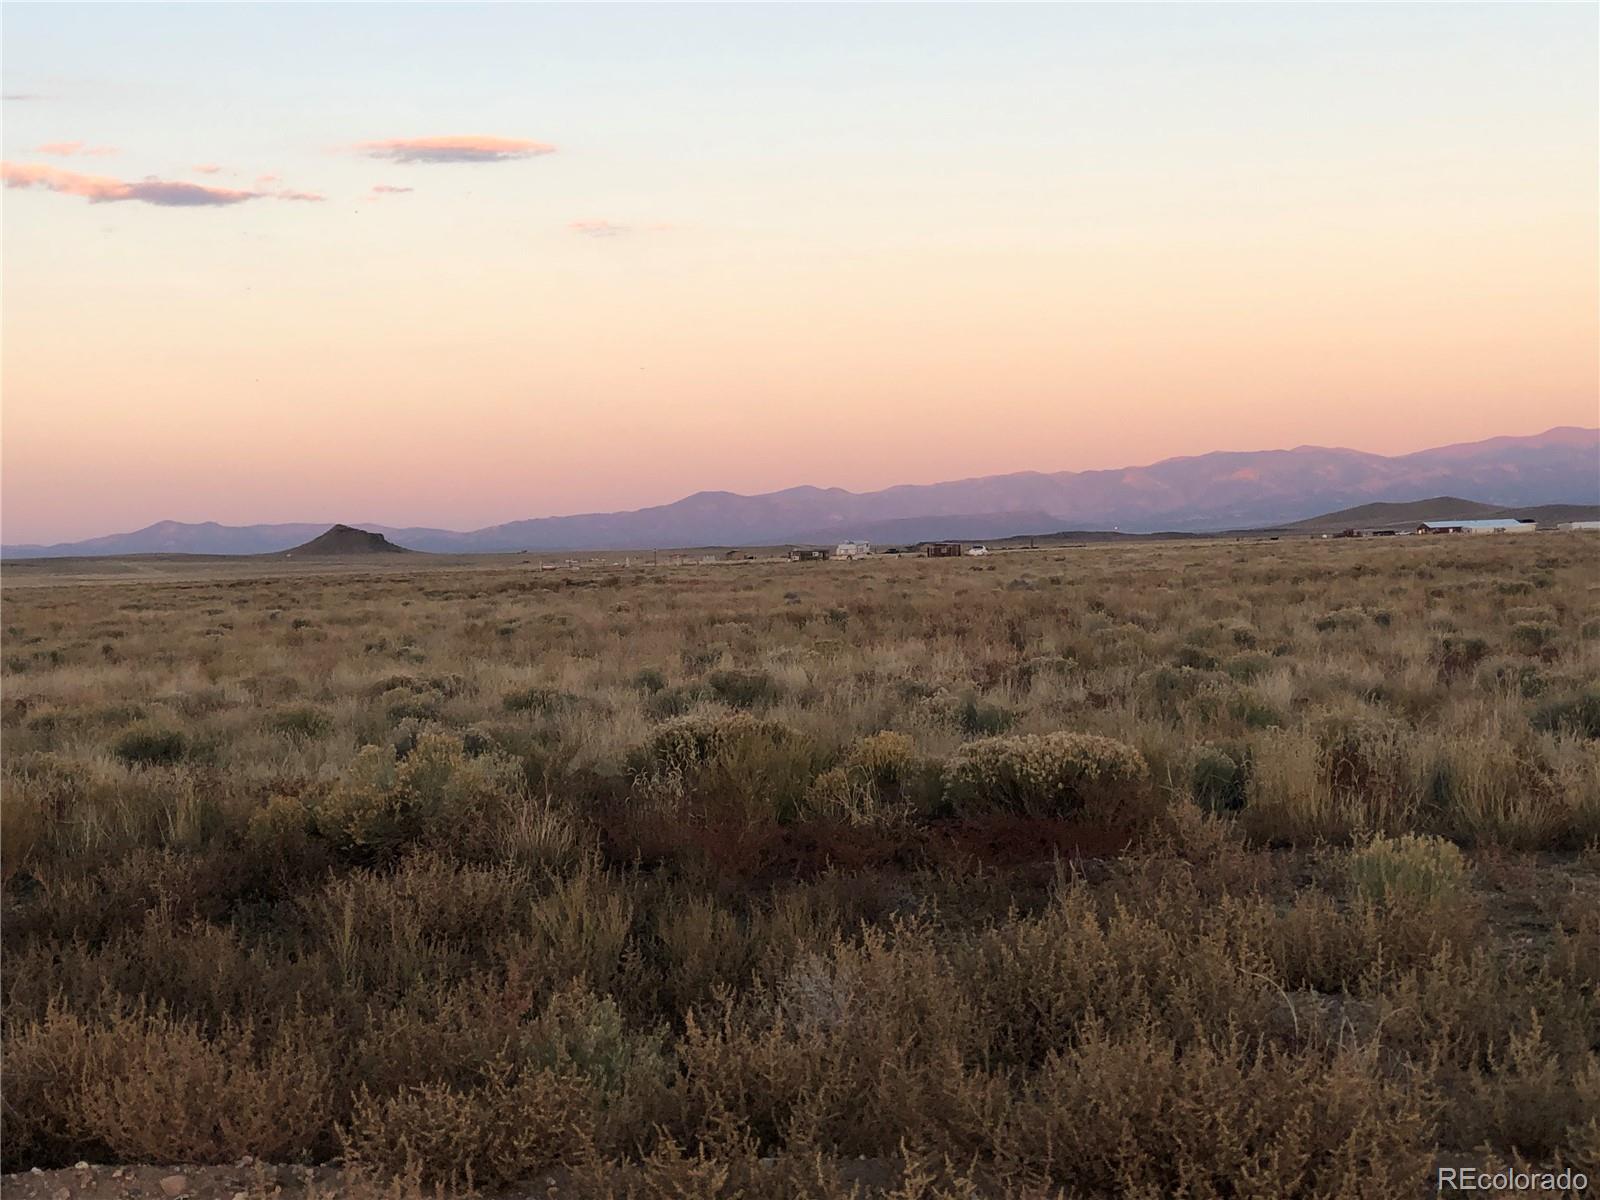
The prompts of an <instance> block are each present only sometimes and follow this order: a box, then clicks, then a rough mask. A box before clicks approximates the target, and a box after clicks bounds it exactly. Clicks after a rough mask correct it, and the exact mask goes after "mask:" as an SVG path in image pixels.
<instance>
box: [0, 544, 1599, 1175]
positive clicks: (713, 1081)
mask: <svg viewBox="0 0 1600 1200" xmlns="http://www.w3.org/2000/svg"><path fill="white" fill-rule="evenodd" d="M1597 550H1600V544H1597V542H1596V541H1594V540H1591V539H1588V538H1585V537H1583V536H1581V535H1535V536H1522V537H1517V538H1506V539H1498V538H1481V539H1480V538H1432V539H1420V538H1414V539H1407V540H1402V541H1397V542H1387V543H1378V544H1373V543H1366V544H1363V543H1326V542H1301V543H1291V542H1282V543H1273V544H1252V545H1243V544H1231V543H1215V544H1195V543H1189V544H1182V545H1174V546H1165V547H1163V546H1140V547H1096V548H1084V549H1073V550H1053V551H1040V552H1031V553H1030V552H1017V553H1010V554H999V555H995V556H992V557H991V558H989V559H987V560H985V561H983V562H976V561H973V560H923V559H902V560H894V559H887V558H884V559H877V560H873V561H870V562H866V563H820V564H788V563H744V564H729V565H726V566H716V567H701V568H674V569H662V570H659V571H652V570H626V571H619V572H618V573H616V574H610V575H608V574H606V572H605V570H604V569H594V568H593V567H591V568H590V569H588V570H585V571H582V572H556V573H551V572H540V571H537V570H534V569H530V568H529V567H527V566H520V565H506V566H504V567H489V566H485V565H483V564H481V563H480V564H469V565H456V564H451V563H449V562H447V561H446V562H429V561H427V560H419V561H418V562H416V563H414V564H413V563H408V564H407V565H406V568H405V569H403V570H400V569H395V570H382V571H379V570H371V569H365V570H364V569H361V568H357V567H352V568H350V569H348V570H344V571H338V570H333V571H329V572H327V573H324V574H315V573H305V574H300V575H296V576H289V575H279V576H272V575H264V576H261V577H251V578H239V577H236V576H235V575H229V574H224V573H221V572H220V571H218V572H213V573H210V574H208V573H206V571H205V569H201V568H197V569H196V571H195V573H194V574H193V575H190V576H184V577H173V578H165V579H146V580H138V579H132V580H117V581H70V580H61V581H59V582H55V581H49V580H36V581H33V582H30V583H29V584H28V585H27V586H20V585H17V586H11V587H9V588H8V589H7V592H6V596H5V601H6V602H5V613H4V622H5V638H4V684H5V689H4V704H3V722H4V724H3V735H4V751H5V752H4V764H3V770H4V779H3V788H4V790H3V817H4V824H3V830H0V836H3V858H4V953H5V962H4V985H3V986H4V1054H5V1081H4V1082H5V1088H4V1105H5V1109H4V1113H5V1137H4V1155H5V1167H6V1169H7V1170H19V1169H26V1168H29V1167H32V1166H35V1165H39V1166H57V1165H63V1164H70V1163H72V1162H74V1161H76V1160H80V1159H88V1160H93V1161H122V1162H141V1163H167V1162H173V1163H175V1162H188V1163H226V1162H231V1161H234V1160H237V1159H238V1158H240V1156H242V1155H247V1154H248V1155H253V1156H256V1157H257V1158H261V1159H267V1160H272V1161H280V1162H281V1161H306V1162H326V1161H330V1160H334V1159H339V1160H342V1161H344V1162H346V1163H350V1164H357V1165H359V1166H360V1167H362V1168H363V1169H365V1170H367V1171H369V1172H371V1173H373V1174H374V1175H376V1176H383V1175H387V1174H391V1173H392V1174H396V1175H399V1176H401V1177H403V1178H406V1179H409V1180H411V1181H412V1182H413V1183H420V1184H422V1185H424V1186H427V1185H433V1184H443V1185H445V1186H446V1187H452V1188H453V1187H459V1186H463V1185H466V1184H468V1183H471V1184H475V1185H477V1186H479V1187H484V1188H490V1189H493V1188H497V1187H502V1186H508V1185H512V1184H515V1183H517V1182H518V1181H521V1180H525V1179H528V1178H530V1177H537V1178H538V1180H539V1184H540V1189H541V1191H540V1194H542V1187H543V1179H544V1177H545V1175H546V1174H547V1173H550V1172H556V1173H559V1175H560V1179H561V1182H562V1186H563V1188H565V1189H570V1190H571V1192H572V1194H582V1193H588V1194H592V1195H595V1196H601V1195H611V1194H618V1195H623V1194H636V1195H652V1196H653V1195H660V1196H708V1197H709V1196H726V1197H731V1196H735V1195H745V1196H795V1197H800V1196H806V1197H831V1196H844V1195H848V1194H850V1191H851V1189H852V1188H853V1187H860V1188H863V1189H866V1190H870V1191H872V1192H874V1193H875V1192H877V1191H879V1190H890V1189H892V1190H893V1194H895V1195H898V1196H904V1197H913V1196H930V1197H931V1196H952V1197H953V1196H966V1195H970V1194H972V1191H973V1188H974V1187H976V1188H977V1189H978V1191H979V1192H980V1193H981V1194H990V1195H1039V1196H1045V1195H1057V1194H1066V1195H1083V1196H1097V1195H1109V1194H1118V1195H1130V1196H1139V1197H1152V1198H1153V1197H1167V1196H1186V1197H1220V1196H1253V1197H1263V1198H1265V1197H1288V1196H1329V1197H1333V1196H1340V1197H1361V1196H1402V1195H1416V1194H1424V1193H1429V1192H1431V1191H1432V1176H1431V1172H1432V1171H1433V1168H1434V1166H1435V1164H1436V1163H1437V1162H1439V1161H1441V1160H1443V1161H1452V1162H1454V1161H1470V1162H1474V1163H1480V1164H1486V1163H1489V1162H1494V1161H1498V1162H1508V1163H1512V1162H1526V1163H1531V1164H1534V1165H1536V1166H1541V1167H1543V1166H1556V1165H1559V1164H1566V1165H1570V1166H1576V1167H1581V1168H1583V1169H1586V1170H1587V1171H1588V1172H1589V1174H1590V1178H1591V1179H1593V1178H1595V1177H1596V1176H1597V1175H1600V997H1597V990H1596V989H1597V984H1600V685H1597V683H1596V680H1597V679H1600V572H1597V567H1600V555H1597V553H1596V551H1597ZM563 1194H568V1193H567V1192H566V1191H564V1192H563Z"/></svg>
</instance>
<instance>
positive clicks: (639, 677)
mask: <svg viewBox="0 0 1600 1200" xmlns="http://www.w3.org/2000/svg"><path fill="white" fill-rule="evenodd" d="M633 686H634V687H635V688H637V689H638V690H639V691H641V692H648V693H651V694H654V693H655V692H659V691H660V690H661V689H662V688H664V687H666V686H667V676H666V672H664V671H663V670H662V669H661V668H660V667H640V668H639V669H638V670H637V671H635V672H634V673H633Z"/></svg>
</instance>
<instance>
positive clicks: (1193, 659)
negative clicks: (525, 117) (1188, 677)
mask: <svg viewBox="0 0 1600 1200" xmlns="http://www.w3.org/2000/svg"><path fill="white" fill-rule="evenodd" d="M1172 661H1173V664H1174V665H1176V666H1179V667H1190V668H1192V669H1194V670H1196V671H1214V670H1216V668H1217V656H1216V655H1215V654H1212V653H1211V652H1210V651H1209V650H1203V649H1201V648H1200V647H1199V646H1181V647H1179V649H1178V652H1177V653H1176V654H1174V655H1173V656H1172Z"/></svg>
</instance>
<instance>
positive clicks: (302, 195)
mask: <svg viewBox="0 0 1600 1200" xmlns="http://www.w3.org/2000/svg"><path fill="white" fill-rule="evenodd" d="M272 198H273V199H274V200H308V201H311V202H313V203H317V204H320V203H322V201H324V200H326V199H327V197H326V196H324V195H323V194H322V193H321V192H296V191H293V190H287V189H286V190H284V191H281V192H273V193H272Z"/></svg>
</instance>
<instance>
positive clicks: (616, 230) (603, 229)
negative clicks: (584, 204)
mask: <svg viewBox="0 0 1600 1200" xmlns="http://www.w3.org/2000/svg"><path fill="white" fill-rule="evenodd" d="M567 228H568V229H570V230H572V232H573V233H581V234H583V235H584V236H585V237H592V238H609V237H621V236H622V235H623V234H625V233H632V232H633V226H632V225H618V224H616V223H615V222H612V221H597V220H589V221H573V222H572V223H571V224H570V225H568V226H567Z"/></svg>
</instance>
